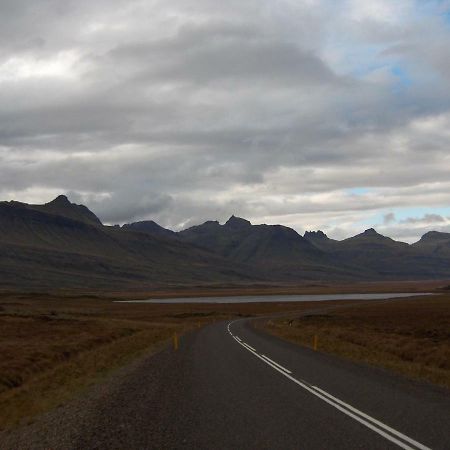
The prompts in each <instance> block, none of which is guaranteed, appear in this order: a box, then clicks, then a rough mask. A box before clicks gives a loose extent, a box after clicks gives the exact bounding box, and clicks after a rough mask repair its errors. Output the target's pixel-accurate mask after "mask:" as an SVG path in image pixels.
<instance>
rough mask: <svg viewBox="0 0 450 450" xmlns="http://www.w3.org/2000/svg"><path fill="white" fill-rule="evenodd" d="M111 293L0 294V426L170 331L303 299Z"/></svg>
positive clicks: (57, 400) (164, 340)
mask: <svg viewBox="0 0 450 450" xmlns="http://www.w3.org/2000/svg"><path fill="white" fill-rule="evenodd" d="M205 292H206V291H205ZM227 293H228V291H227ZM167 295H170V294H169V293H168V292H166V296H167ZM172 295H173V294H172ZM183 295H189V293H188V292H184V293H183ZM115 299H117V298H115V297H114V298H111V297H97V296H93V295H90V294H87V295H67V294H66V295H56V294H52V295H51V294H36V293H35V294H31V293H28V294H14V293H0V355H1V358H0V429H5V428H9V427H12V426H15V425H17V424H19V423H21V422H23V421H27V420H31V419H32V418H33V416H35V415H36V414H39V413H42V412H44V411H47V410H50V409H52V408H54V407H56V406H58V405H60V404H62V403H64V402H66V401H68V400H70V399H71V398H73V397H74V396H75V395H77V393H79V392H80V391H82V390H83V389H85V388H86V387H88V386H89V385H92V384H93V383H97V382H100V381H101V380H102V379H103V378H104V377H106V376H108V374H109V373H111V371H112V370H114V369H116V368H118V367H121V366H123V365H126V364H127V363H129V362H130V361H131V360H133V359H136V358H138V357H140V356H141V355H145V354H151V353H152V352H155V351H157V350H158V349H160V348H161V347H162V346H163V345H167V344H168V343H170V340H171V339H172V337H173V335H174V333H177V334H178V335H179V336H181V335H182V334H183V333H185V332H188V331H189V330H192V329H195V328H197V327H201V326H203V325H204V324H207V323H209V322H212V321H216V320H224V319H226V318H229V317H236V316H251V315H254V314H270V313H273V312H283V311H291V310H293V309H295V310H298V309H301V308H307V307H308V305H309V304H306V303H305V304H302V305H301V306H299V305H298V304H297V305H296V304H275V305H274V304H267V303H266V304H257V305H255V304H251V305H248V304H247V305H245V304H243V305H236V304H230V305H226V304H223V305H217V304H205V305H203V304H192V305H158V304H139V303H137V304H136V303H126V304H124V303H115V302H113V300H115ZM309 307H311V305H310V306H309Z"/></svg>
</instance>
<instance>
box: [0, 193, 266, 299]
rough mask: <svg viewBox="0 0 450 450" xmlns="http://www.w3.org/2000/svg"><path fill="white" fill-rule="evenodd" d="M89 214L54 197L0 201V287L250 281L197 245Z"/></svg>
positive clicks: (249, 272) (249, 275) (246, 273)
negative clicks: (40, 202) (30, 202)
mask: <svg viewBox="0 0 450 450" xmlns="http://www.w3.org/2000/svg"><path fill="white" fill-rule="evenodd" d="M49 205H50V206H49ZM94 217H95V215H94V214H93V213H91V212H90V211H89V210H88V209H87V208H85V207H80V206H79V205H73V204H71V203H70V202H66V201H65V200H64V199H62V198H60V197H58V198H57V199H56V200H54V201H53V202H50V203H48V204H45V205H37V206H36V205H26V204H23V203H18V202H2V203H0V287H3V288H13V287H20V288H33V289H34V288H82V289H88V288H100V289H108V290H112V289H129V288H137V287H138V288H145V287H147V288H148V287H150V286H155V285H180V284H181V285H182V284H193V283H194V284H196V283H200V284H208V283H230V282H232V283H239V282H241V281H242V280H244V281H248V280H249V279H250V280H258V276H257V274H255V271H254V270H253V269H252V268H248V267H244V266H241V265H239V264H230V263H229V262H228V261H225V260H223V259H222V258H220V257H218V256H216V255H214V254H212V253H210V252H207V251H205V250H202V249H200V248H194V247H192V246H191V245H189V244H186V243H184V242H180V241H178V240H173V239H166V238H164V237H162V236H161V237H156V236H152V235H150V234H147V233H142V232H134V231H128V230H126V229H121V228H119V229H118V228H115V227H106V226H103V225H102V224H101V223H99V221H97V220H95V219H94Z"/></svg>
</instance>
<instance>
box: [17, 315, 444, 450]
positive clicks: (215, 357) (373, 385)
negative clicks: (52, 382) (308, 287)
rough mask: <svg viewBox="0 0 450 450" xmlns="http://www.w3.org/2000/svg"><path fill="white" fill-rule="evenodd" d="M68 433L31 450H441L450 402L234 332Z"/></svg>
mask: <svg viewBox="0 0 450 450" xmlns="http://www.w3.org/2000/svg"><path fill="white" fill-rule="evenodd" d="M66 416H67V414H66ZM61 417H63V415H61ZM74 427H76V428H77V429H76V430H75V432H74V430H73V428H74ZM55 428H56V430H55ZM66 428H67V424H66V423H61V424H60V425H57V426H55V425H53V426H52V430H53V434H54V436H57V437H59V438H61V436H62V435H65V439H64V440H60V441H58V440H57V439H56V440H54V441H52V440H51V439H49V437H48V434H49V433H48V432H47V434H46V436H45V437H42V436H40V437H39V433H37V432H33V434H32V436H34V439H35V444H36V445H35V446H31V447H35V448H39V446H41V447H42V448H53V449H56V448H79V449H94V448H98V449H100V448H101V449H104V448H112V449H125V448H126V449H145V448H158V449H161V448H171V449H172V448H173V449H178V448H181V449H346V450H348V449H365V450H369V449H389V448H404V449H425V448H434V449H444V448H447V449H450V395H449V393H448V391H446V390H443V389H439V388H436V387H433V386H431V385H428V384H425V383H418V382H413V381H408V380H406V379H404V378H402V377H398V376H395V375H392V374H390V373H387V372H384V371H382V370H379V369H374V368H370V367H365V366H361V365H356V364H353V363H350V362H348V361H344V360H341V359H339V358H335V357H332V356H329V355H324V354H321V353H320V352H314V351H312V350H309V349H305V348H301V347H297V346H295V345H293V344H290V343H287V342H284V341H281V340H279V339H277V338H275V337H272V336H268V335H266V334H264V333H263V332H260V331H258V330H255V329H253V327H251V326H250V325H249V322H248V320H239V321H235V322H232V323H231V324H229V323H224V322H221V323H216V324H212V325H210V326H207V327H205V328H203V329H200V330H198V331H196V332H194V333H190V334H189V335H187V336H185V337H183V339H181V341H180V348H179V350H178V351H174V350H173V349H166V350H164V351H162V352H160V353H158V354H157V355H155V356H153V357H151V358H149V359H148V360H146V361H145V362H144V363H143V364H141V365H140V366H139V367H138V368H137V369H136V370H134V371H133V372H132V373H131V374H128V375H127V376H126V377H125V378H124V379H123V380H121V382H120V383H119V384H118V385H117V386H116V387H115V388H114V389H112V390H108V391H106V393H105V395H103V396H102V398H101V401H100V402H97V404H96V406H95V407H94V408H92V407H90V408H89V412H88V413H86V417H84V418H83V420H82V421H81V422H79V424H78V425H76V426H75V425H74V426H72V427H71V429H70V433H69V432H66V431H65V429H66ZM40 430H41V434H42V427H41V428H40ZM38 442H39V445H37V444H38ZM58 442H59V443H58ZM20 448H25V446H23V447H22V446H21V447H20Z"/></svg>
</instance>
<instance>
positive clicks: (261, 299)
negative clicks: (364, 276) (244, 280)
mask: <svg viewBox="0 0 450 450" xmlns="http://www.w3.org/2000/svg"><path fill="white" fill-rule="evenodd" d="M419 295H430V294H429V293H426V292H420V293H418V292H415V293H411V292H410V293H385V294H301V295H251V296H250V295H241V296H233V297H193V298H189V297H179V298H151V299H148V300H120V301H117V303H158V304H161V303H167V304H174V303H279V302H324V301H327V300H385V299H391V298H405V297H417V296H419Z"/></svg>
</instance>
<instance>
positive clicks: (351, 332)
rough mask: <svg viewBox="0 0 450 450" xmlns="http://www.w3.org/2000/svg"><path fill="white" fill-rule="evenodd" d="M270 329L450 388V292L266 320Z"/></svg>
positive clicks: (275, 332)
mask: <svg viewBox="0 0 450 450" xmlns="http://www.w3.org/2000/svg"><path fill="white" fill-rule="evenodd" d="M264 327H265V329H266V330H267V331H269V332H271V333H273V334H275V335H277V336H279V337H281V338H284V339H287V340H289V341H292V342H295V343H298V344H300V345H303V346H308V347H313V346H314V337H315V336H317V348H318V350H319V351H322V352H326V353H332V354H335V355H339V356H342V357H344V358H348V359H351V360H354V361H358V362H363V363H367V364H371V365H375V366H380V367H383V368H386V369H389V370H392V371H395V372H397V373H400V374H403V375H406V376H408V377H412V378H415V379H422V380H427V381H429V382H432V383H435V384H438V385H441V386H445V387H448V388H450V295H449V294H443V295H437V296H433V297H418V298H416V299H412V300H395V301H389V302H386V301H383V302H365V303H364V304H358V305H352V306H345V307H339V308H337V309H330V310H328V311H325V312H322V313H318V314H305V315H301V316H296V317H295V316H292V317H290V318H284V319H278V320H271V321H268V322H265V324H264Z"/></svg>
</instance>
